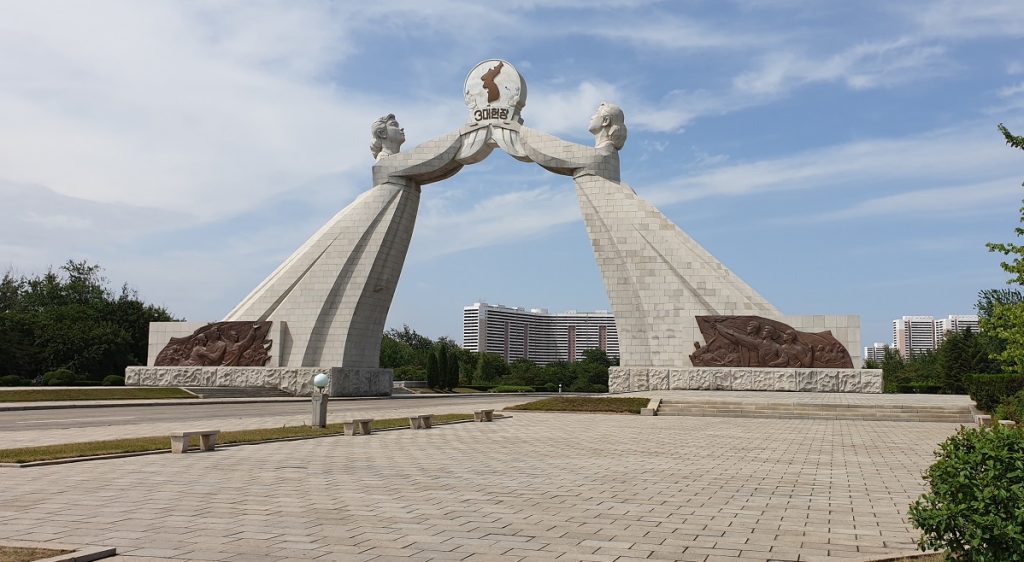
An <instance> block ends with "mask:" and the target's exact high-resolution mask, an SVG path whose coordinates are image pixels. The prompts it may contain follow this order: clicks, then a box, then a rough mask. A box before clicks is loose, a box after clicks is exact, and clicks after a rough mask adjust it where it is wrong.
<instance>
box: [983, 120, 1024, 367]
mask: <svg viewBox="0 0 1024 562" xmlns="http://www.w3.org/2000/svg"><path fill="white" fill-rule="evenodd" d="M999 131H1000V132H1001V133H1002V134H1003V137H1004V138H1005V139H1006V144H1008V145H1010V146H1012V147H1014V148H1019V149H1022V150H1024V137H1019V136H1016V135H1013V134H1012V133H1010V131H1009V130H1008V129H1007V128H1006V127H1005V126H1003V124H1002V123H1000V124H999ZM1020 222H1021V223H1024V206H1022V207H1021V208H1020ZM1014 233H1015V234H1016V235H1017V236H1018V237H1020V236H1024V227H1021V226H1017V227H1016V228H1014ZM985 246H986V247H987V248H988V250H989V251H990V252H997V253H1000V254H1002V255H1004V256H1013V257H1012V259H1010V260H1009V261H1004V262H1001V263H1000V264H999V265H1000V267H1002V268H1003V271H1005V272H1007V273H1009V274H1010V279H1009V280H1007V284H1010V285H1012V284H1017V285H1024V245H1020V244H1014V243H1012V242H1005V243H997V242H989V243H988V244H986V245H985ZM989 296H993V297H1005V298H1004V299H1003V300H994V301H992V303H988V302H986V303H985V304H986V307H987V309H986V310H987V312H988V313H987V314H985V315H984V316H983V317H982V322H981V327H982V330H984V331H987V332H991V334H992V335H993V336H994V337H995V338H997V339H998V340H1000V344H1001V346H1002V349H1001V351H999V352H998V353H997V354H996V357H997V358H998V359H999V360H1000V361H1002V362H1003V366H1004V368H1008V369H1012V370H1014V371H1015V372H1018V373H1024V303H1022V302H1020V293H1019V291H1011V292H1007V293H1003V294H1001V295H1000V294H991V295H989ZM979 304H981V302H980V300H979ZM989 304H991V306H988V305H989ZM980 311H981V308H979V312H980Z"/></svg>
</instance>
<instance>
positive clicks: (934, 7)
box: [894, 0, 1024, 39]
mask: <svg viewBox="0 0 1024 562" xmlns="http://www.w3.org/2000/svg"><path fill="white" fill-rule="evenodd" d="M894 6H900V5H899V4H894ZM900 9H902V11H904V12H905V13H906V14H907V16H908V17H910V18H911V20H912V21H914V23H916V24H917V26H918V27H919V28H920V33H922V34H923V35H927V36H933V37H943V38H953V39H976V38H993V37H1000V36H1003V37H1024V10H1022V9H1021V5H1020V2H1019V1H1017V0H986V1H984V2H961V1H959V0H930V1H926V2H923V3H920V4H915V5H913V6H902V7H901V8H900Z"/></svg>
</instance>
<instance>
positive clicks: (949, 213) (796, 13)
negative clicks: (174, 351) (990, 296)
mask: <svg viewBox="0 0 1024 562" xmlns="http://www.w3.org/2000/svg"><path fill="white" fill-rule="evenodd" d="M1022 38H1024V9H1021V6H1020V3H1019V1H1004V2H999V1H992V2H943V1H923V2H914V1H904V2H856V3H839V2H811V1H803V0H780V1H772V2H768V1H763V0H738V1H734V2H721V1H710V0H708V1H689V2H688V1H672V2H644V1H631V2H626V1H597V0H586V1H582V0H581V1H543V2H540V1H529V0H523V1H515V0H509V1H505V2H501V3H489V2H480V1H476V2H460V1H454V0H443V1H431V2H417V1H409V2H388V1H381V2H375V3H362V2H343V3H341V2H339V3H327V2H285V1H282V2H271V1H264V2H209V3H201V2H129V1H125V2H106V1H96V2H89V3H73V2H20V3H8V4H5V6H4V17H3V18H0V201H3V203H2V204H0V205H2V209H3V213H2V216H3V217H4V220H3V221H0V267H2V268H4V269H6V268H8V267H9V268H12V269H13V270H14V271H15V272H16V273H24V274H32V273H37V272H41V271H45V270H46V268H47V267H49V266H50V265H54V266H56V265H59V264H61V263H63V262H64V261H65V260H67V259H69V258H74V259H88V260H90V261H92V262H96V263H99V264H101V265H102V266H104V267H105V268H106V272H107V276H108V277H109V278H110V279H111V281H112V282H114V283H115V284H120V283H123V282H128V283H129V284H130V285H132V286H133V287H135V288H137V289H138V290H139V292H140V293H141V295H142V297H143V298H145V299H147V300H149V301H152V302H156V303H159V304H162V305H164V306H166V307H168V308H169V309H170V310H171V312H172V313H174V314H176V315H178V316H182V317H185V318H187V319H189V320H217V319H220V318H221V317H222V316H223V315H224V314H226V313H227V312H228V311H229V310H230V309H231V308H232V307H233V306H234V305H235V304H236V303H237V302H238V301H240V300H241V299H242V298H243V297H245V296H246V294H248V292H249V291H250V290H251V289H252V288H253V287H254V286H255V285H256V284H257V283H259V281H261V280H262V279H263V277H264V276H266V275H267V274H269V273H270V272H271V271H272V270H273V269H274V268H275V267H276V266H277V265H278V264H279V263H280V262H281V261H282V260H283V259H284V258H286V257H287V256H288V255H289V254H290V253H291V252H292V251H293V250H294V249H295V248H296V247H298V246H299V245H300V244H301V243H302V242H303V241H304V240H305V239H306V238H307V237H308V236H310V235H311V234H312V233H313V232H314V231H316V230H317V228H319V227H320V226H321V225H322V224H323V223H324V222H325V221H327V220H328V219H329V218H330V217H331V216H333V215H334V213H336V212H337V211H338V210H339V209H341V208H342V207H344V206H345V205H346V204H347V203H349V202H350V201H351V200H352V199H353V198H354V197H355V196H356V195H357V194H358V193H360V192H361V191H364V190H366V189H368V188H369V187H371V186H370V167H371V165H372V163H373V161H372V158H371V156H370V153H369V149H368V144H369V132H368V131H369V125H370V123H371V122H372V121H373V120H374V119H375V118H377V117H379V116H381V115H383V114H386V113H391V112H393V113H395V114H396V115H397V116H398V118H399V120H400V121H401V123H402V125H403V126H404V127H405V130H406V135H407V138H408V141H407V143H406V148H409V147H411V146H414V145H416V144H418V143H420V142H423V141H426V140H429V139H431V138H433V137H435V136H438V135H441V134H444V133H447V132H449V131H452V130H455V129H457V128H458V127H460V126H461V125H462V124H463V123H464V122H465V121H466V120H467V117H468V114H467V110H466V108H465V106H464V105H463V96H462V85H463V80H464V78H465V75H466V73H467V72H469V70H470V69H471V68H472V67H473V66H474V65H475V64H476V63H477V62H479V61H481V60H485V59H490V58H502V59H505V60H508V61H510V62H511V63H512V64H513V65H515V67H516V68H517V69H518V70H519V72H520V73H521V74H522V75H523V76H524V77H525V79H526V81H527V84H528V86H529V96H528V100H527V105H526V108H525V110H524V111H523V117H524V119H525V122H526V125H527V126H530V127H532V128H535V129H540V130H543V131H547V132H550V133H552V134H556V135H559V136H561V137H563V138H567V139H570V140H574V141H577V142H583V143H590V142H591V141H592V139H591V137H590V135H589V134H588V133H587V131H586V128H587V123H588V118H589V116H590V115H591V114H592V113H593V111H594V109H595V108H596V107H597V105H598V104H599V103H600V102H601V101H605V100H607V101H611V102H615V103H617V104H619V105H620V106H621V107H622V108H623V110H624V112H625V114H626V122H627V125H628V126H629V133H630V137H629V140H628V142H627V144H626V146H625V148H624V149H623V151H622V153H621V157H622V177H623V180H624V181H626V182H627V183H629V184H630V185H631V186H632V187H633V188H634V189H636V191H637V192H638V193H639V194H640V195H641V196H642V197H644V198H646V199H648V200H650V201H652V202H653V203H654V204H655V205H657V206H658V207H659V208H660V209H661V210H662V212H664V213H665V214H666V215H667V216H668V217H669V218H670V219H671V220H673V221H674V222H675V223H676V224H678V225H679V226H680V227H681V228H682V229H683V230H685V231H687V232H688V233H689V234H690V235H691V236H693V237H694V238H696V239H697V240H698V241H699V242H700V243H701V244H702V245H704V246H705V247H706V248H707V249H708V250H710V251H711V252H712V253H713V254H714V255H716V256H717V257H718V258H719V259H720V260H721V261H722V262H723V263H725V264H726V265H727V266H729V267H730V268H731V269H733V270H734V271H735V272H736V273H737V274H738V275H739V276H740V277H741V278H742V279H744V280H745V281H746V282H747V283H749V284H750V285H751V286H753V287H754V288H755V289H756V290H757V291H759V292H760V293H761V294H762V295H764V296H765V297H766V298H767V299H768V300H769V301H771V302H772V303H773V304H775V306H776V307H778V308H779V309H780V310H782V311H783V312H785V313H787V314H826V313H834V314H840V313H841V314H860V315H861V322H862V340H863V342H864V344H865V345H867V344H870V343H871V342H872V341H888V339H889V338H890V337H891V336H890V331H891V324H890V321H891V320H892V319H893V318H896V317H898V316H902V315H906V314H931V315H936V316H944V315H946V314H955V313H971V312H973V304H974V301H975V297H976V294H977V291H978V290H979V289H984V288H991V287H1001V286H1003V284H1004V283H1005V280H1006V276H1005V274H1003V273H1002V272H1001V271H1000V269H999V267H998V262H999V258H998V256H994V255H991V254H989V253H987V252H986V250H985V248H984V243H985V242H988V241H1003V240H1008V239H1010V237H1011V236H1012V229H1013V228H1014V227H1015V226H1016V225H1017V218H1018V211H1017V209H1018V207H1019V206H1020V201H1021V196H1022V195H1024V190H1022V189H1021V187H1020V185H1021V181H1022V180H1024V154H1021V153H1020V151H1015V150H1012V149H1010V148H1009V147H1006V146H1005V145H1004V144H1003V140H1002V138H1001V136H1000V135H999V133H998V131H997V130H996V124H997V123H1000V122H1003V123H1005V124H1006V125H1007V126H1008V127H1009V128H1010V129H1011V130H1013V131H1017V132H1018V134H1021V133H1022V132H1024V54H1022V53H1024V51H1022V49H1021V46H1022V43H1021V39H1022ZM481 299H483V300H486V301H487V302H490V303H492V304H494V303H502V304H506V305H512V306H526V307H545V308H549V309H551V310H552V311H561V310H566V309H577V310H593V309H605V308H608V301H607V297H606V296H605V293H604V288H603V285H602V281H601V278H600V275H599V273H598V270H597V266H596V264H595V263H594V259H593V254H592V251H591V249H590V244H589V241H588V239H587V236H586V233H585V231H584V228H583V223H582V220H581V217H580V211H579V207H578V205H577V203H576V199H575V194H574V191H573V185H572V182H571V180H570V179H569V178H564V177H561V176H555V175H552V174H550V173H547V172H545V171H543V170H542V169H540V168H538V167H536V166H533V165H529V164H523V163H519V162H516V161H514V160H512V159H511V158H510V157H508V156H507V155H505V154H504V153H501V152H500V151H495V152H494V153H493V154H492V155H491V156H490V157H489V158H488V159H487V160H485V161H484V162H481V163H479V164H476V165H473V166H469V167H467V168H465V169H463V170H462V171H461V172H460V173H459V174H458V175H457V176H456V177H454V178H452V179H450V180H447V181H445V182H442V183H438V184H432V185H429V186H426V187H425V188H424V192H423V197H422V206H421V209H420V215H419V218H418V221H417V225H416V232H415V234H414V236H413V244H412V247H411V248H410V252H409V257H408V261H407V263H406V266H405V270H404V272H403V274H402V280H401V283H400V284H399V287H398V292H397V294H396V297H395V301H394V304H393V305H392V308H391V313H390V316H389V319H388V325H389V326H396V327H400V326H401V325H402V324H409V325H410V326H412V327H413V328H415V329H416V330H418V331H420V332H421V333H424V334H426V335H429V336H432V337H438V336H442V335H448V336H451V337H454V338H456V339H461V309H462V307H463V306H464V305H467V304H470V303H472V302H475V301H479V300H481Z"/></svg>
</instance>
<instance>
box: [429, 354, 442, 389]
mask: <svg viewBox="0 0 1024 562" xmlns="http://www.w3.org/2000/svg"><path fill="white" fill-rule="evenodd" d="M438 374H439V373H438V369H437V355H435V354H434V353H430V354H429V355H427V386H429V387H430V388H437V387H439V386H441V385H440V383H439V382H438V379H439V378H440V377H438Z"/></svg>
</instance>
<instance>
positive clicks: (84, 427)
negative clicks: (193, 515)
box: [0, 394, 533, 448]
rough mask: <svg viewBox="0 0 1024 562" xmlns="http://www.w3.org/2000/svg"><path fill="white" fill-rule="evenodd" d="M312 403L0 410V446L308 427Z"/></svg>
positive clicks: (343, 410) (508, 400) (497, 402)
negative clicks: (190, 431) (200, 431)
mask: <svg viewBox="0 0 1024 562" xmlns="http://www.w3.org/2000/svg"><path fill="white" fill-rule="evenodd" d="M531 399H533V398H531V397H520V396H490V395H487V394H473V395H466V396H444V397H437V398H434V397H431V398H405V399H399V398H395V399H367V400H334V401H331V403H330V406H329V409H328V415H327V417H328V421H330V422H338V421H341V420H342V419H343V418H348V419H350V418H352V417H354V416H355V417H376V418H389V417H401V416H403V415H408V414H411V413H417V414H426V413H432V414H445V413H469V412H472V411H473V410H474V409H477V408H494V409H501V408H502V407H505V406H509V405H513V404H521V403H523V402H528V401H530V400H531ZM309 418H310V404H309V402H262V403H248V404H209V405H192V404H189V405H180V406H120V407H110V408H71V409H61V410H26V411H13V412H0V448H7V447H24V446H30V445H44V444H53V443H72V442H80V441H91V440H96V439H111V438H114V437H129V436H143V435H161V434H163V433H166V432H168V431H174V430H176V429H188V428H194V427H198V426H203V427H212V428H216V429H222V430H230V429H249V428H259V427H280V426H283V425H301V424H304V423H305V424H308V423H309V421H310V420H309Z"/></svg>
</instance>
